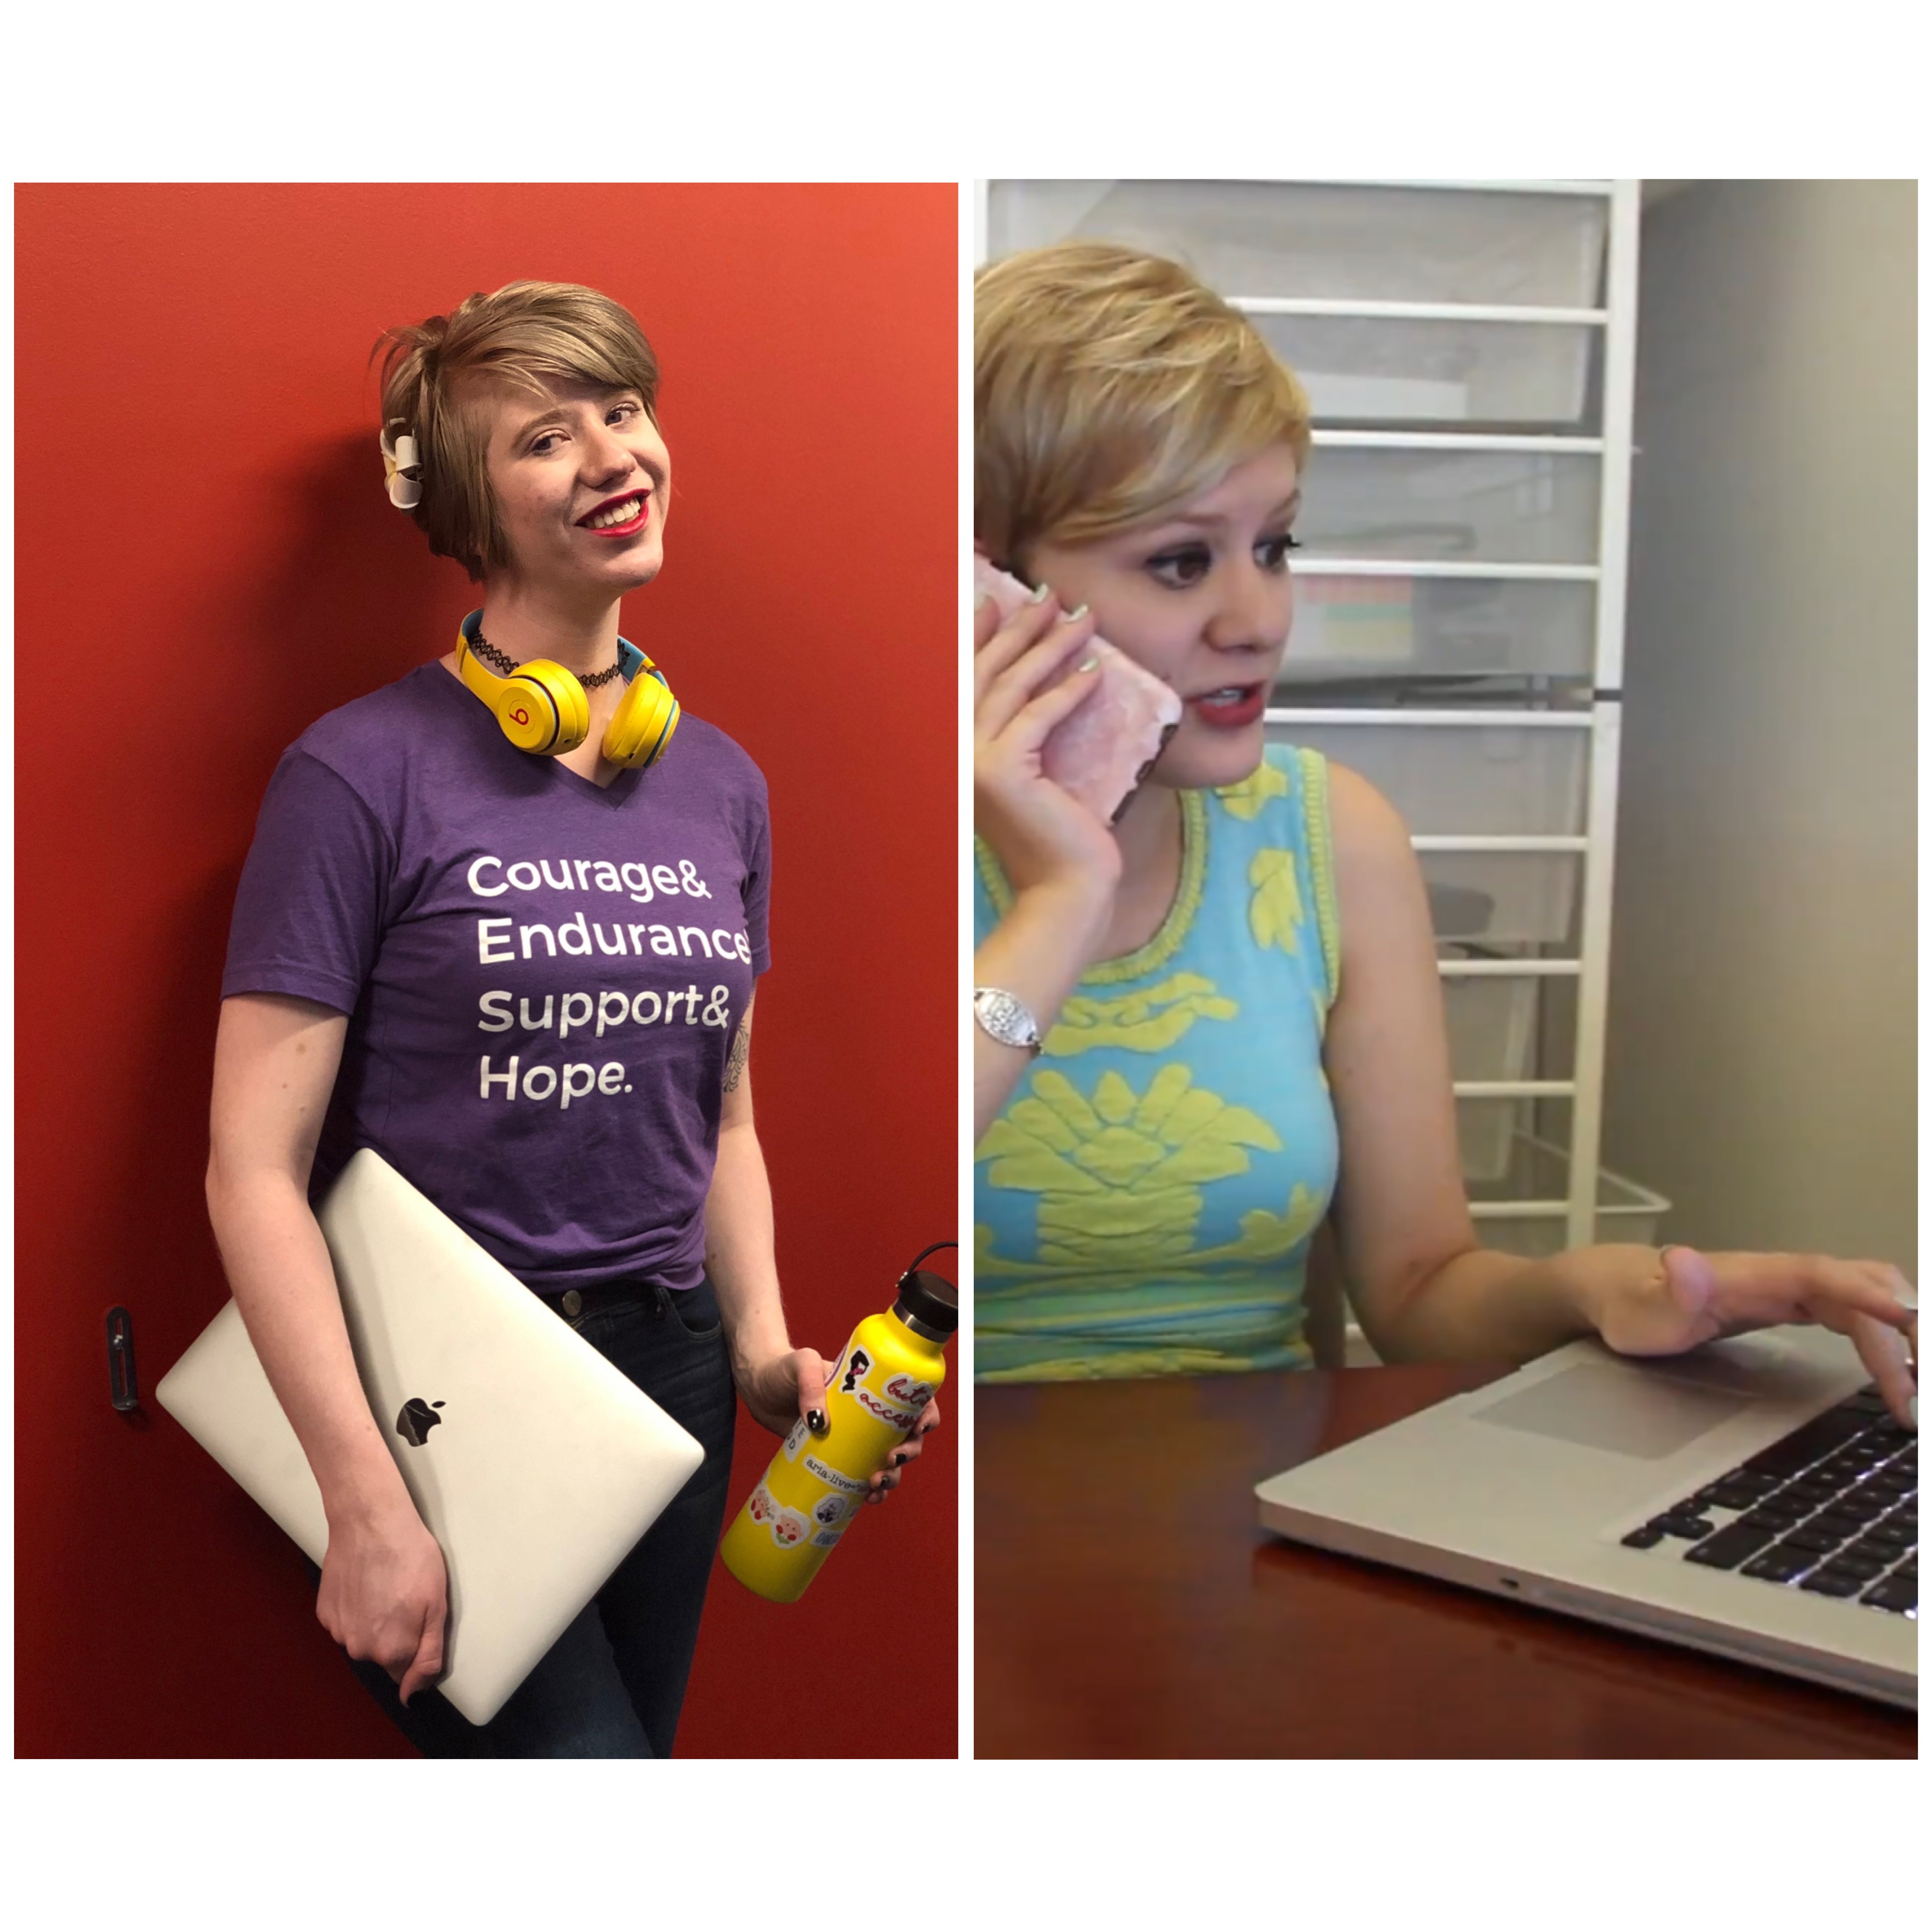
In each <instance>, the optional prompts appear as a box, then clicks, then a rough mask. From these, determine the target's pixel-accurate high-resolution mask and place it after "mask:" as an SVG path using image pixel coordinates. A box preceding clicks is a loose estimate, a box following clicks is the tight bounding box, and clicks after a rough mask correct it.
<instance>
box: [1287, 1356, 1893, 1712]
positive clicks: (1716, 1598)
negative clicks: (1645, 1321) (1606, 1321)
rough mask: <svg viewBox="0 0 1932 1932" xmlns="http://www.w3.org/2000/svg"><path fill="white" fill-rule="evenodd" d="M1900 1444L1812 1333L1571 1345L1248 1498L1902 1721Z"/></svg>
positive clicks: (1854, 1365)
mask: <svg viewBox="0 0 1932 1932" xmlns="http://www.w3.org/2000/svg"><path fill="white" fill-rule="evenodd" d="M1917 1445H1918V1438H1917V1436H1916V1435H1915V1433H1913V1432H1912V1431H1910V1430H1906V1429H1905V1428H1903V1427H1900V1425H1899V1424H1897V1423H1896V1422H1894V1421H1892V1420H1891V1418H1890V1416H1889V1415H1888V1412H1886V1410H1885V1408H1884V1406H1883V1405H1882V1403H1881V1402H1880V1401H1879V1398H1878V1397H1877V1395H1876V1393H1875V1392H1873V1391H1872V1390H1871V1389H1870V1386H1869V1385H1868V1383H1867V1379H1866V1376H1865V1373H1864V1369H1863V1368H1862V1367H1861V1365H1860V1364H1859V1362H1858V1358H1857V1357H1856V1356H1855V1355H1854V1354H1853V1353H1852V1349H1851V1347H1850V1345H1849V1343H1846V1341H1844V1340H1843V1339H1842V1338H1841V1337H1838V1336H1835V1335H1833V1334H1829V1332H1827V1331H1824V1330H1822V1329H1811V1328H1781V1329H1777V1330H1774V1331H1769V1333H1766V1334H1762V1335H1754V1336H1748V1337H1739V1338H1738V1339H1736V1340H1731V1341H1727V1342H1723V1343H1715V1344H1713V1345H1712V1346H1709V1347H1708V1348H1706V1349H1700V1350H1699V1351H1697V1352H1695V1353H1694V1354H1692V1355H1685V1356H1677V1357H1673V1358H1668V1359H1666V1360H1662V1361H1651V1362H1644V1363H1640V1362H1636V1361H1629V1360H1627V1359H1625V1358H1622V1357H1619V1356H1617V1355H1613V1354H1611V1353H1610V1352H1609V1351H1608V1350H1607V1349H1604V1348H1603V1347H1602V1346H1600V1345H1599V1344H1598V1343H1595V1342H1579V1343H1574V1344H1572V1345H1571V1346H1569V1347H1568V1348H1564V1349H1558V1350H1557V1351H1556V1352H1555V1353H1554V1354H1552V1355H1546V1356H1544V1358H1542V1359H1541V1361H1536V1362H1533V1363H1532V1364H1530V1365H1529V1367H1526V1368H1524V1369H1521V1370H1518V1371H1517V1373H1515V1374H1514V1375H1512V1376H1508V1378H1507V1379H1505V1380H1503V1381H1502V1382H1494V1383H1492V1384H1490V1385H1489V1386H1488V1387H1487V1388H1481V1389H1478V1390H1477V1391H1475V1392H1474V1393H1472V1394H1468V1395H1464V1396H1460V1397H1456V1398H1455V1399H1454V1400H1451V1401H1448V1402H1445V1403H1442V1404H1440V1405H1439V1406H1437V1407H1436V1408H1433V1409H1426V1410H1424V1411H1423V1412H1422V1413H1421V1414H1420V1415H1414V1416H1411V1417H1409V1418H1407V1419H1406V1420H1405V1421H1402V1422H1399V1423H1397V1424H1394V1426H1393V1427H1391V1428H1388V1429H1385V1430H1381V1431H1380V1432H1379V1433H1377V1434H1376V1435H1373V1436H1367V1437H1364V1439H1361V1441H1359V1442H1352V1443H1349V1444H1347V1445H1344V1446H1343V1448H1340V1449H1337V1450H1334V1451H1331V1453H1330V1454H1327V1455H1325V1456H1321V1457H1316V1458H1315V1459H1314V1460H1313V1461H1311V1462H1308V1463H1304V1464H1302V1465H1301V1466H1300V1467H1299V1468H1297V1469H1291V1470H1289V1471H1288V1472H1286V1474H1285V1475H1279V1476H1275V1477H1272V1478H1270V1479H1269V1480H1268V1481H1266V1482H1265V1483H1262V1484H1258V1485H1257V1487H1256V1495H1257V1496H1259V1498H1260V1499H1261V1520H1262V1523H1263V1525H1264V1526H1265V1527H1266V1528H1268V1529H1271V1530H1274V1531H1276V1532H1279V1533H1280V1535H1283V1536H1285V1537H1289V1538H1292V1539H1293V1540H1294V1541H1296V1542H1298V1543H1307V1544H1314V1545H1316V1546H1317V1547H1319V1548H1322V1549H1324V1550H1339V1551H1341V1552H1343V1553H1346V1554H1347V1555H1349V1556H1361V1557H1367V1558H1370V1559H1373V1561H1375V1562H1380V1563H1388V1564H1391V1565H1394V1566H1396V1567H1397V1568H1400V1569H1403V1570H1412V1571H1420V1572H1421V1573H1422V1574H1424V1575H1426V1576H1430V1577H1441V1578H1443V1579H1445V1580H1446V1581H1448V1582H1450V1583H1460V1584H1463V1585H1466V1586H1469V1587H1472V1588H1473V1589H1478V1590H1487V1591H1488V1592H1491V1593H1492V1594H1493V1595H1497V1596H1502V1597H1508V1598H1514V1599H1515V1600H1516V1601H1519V1602H1523V1603H1528V1604H1537V1605H1538V1606H1540V1607H1542V1608H1544V1609H1546V1610H1559V1611H1563V1612H1566V1613H1569V1614H1571V1615H1572V1616H1579V1617H1584V1618H1588V1619H1590V1620H1591V1621H1592V1622H1596V1623H1603V1624H1610V1625H1614V1626H1616V1628H1618V1629H1620V1630H1626V1631H1636V1632H1638V1633H1640V1634H1642V1635H1643V1636H1646V1637H1660V1638H1663V1639H1665V1640H1668V1641H1670V1642H1674V1643H1682V1644H1687V1645H1689V1646H1691V1647H1692V1648H1694V1649H1699V1650H1707V1651H1714V1652H1717V1653H1718V1655H1721V1656H1724V1657H1729V1658H1737V1659H1739V1660H1742V1661H1744V1662H1745V1663H1749V1664H1760V1665H1763V1666H1765V1667H1768V1668H1769V1669H1771V1670H1778V1671H1782V1672H1784V1673H1787V1674H1789V1675H1790V1676H1796V1677H1802V1678H1807V1679H1811V1680H1813V1681H1814V1682H1817V1683H1820V1684H1827V1685H1833V1686H1835V1688H1839V1689H1841V1690H1845V1691H1856V1692H1858V1693H1860V1694H1863V1695H1864V1696H1867V1697H1875V1698H1879V1699H1882V1700H1884V1701H1885V1702H1886V1703H1893V1704H1901V1705H1905V1706H1910V1707H1912V1708H1914V1709H1915V1708H1916V1707H1917V1705H1918V1446H1917Z"/></svg>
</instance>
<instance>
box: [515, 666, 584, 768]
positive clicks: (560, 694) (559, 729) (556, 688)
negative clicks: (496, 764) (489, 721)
mask: <svg viewBox="0 0 1932 1932" xmlns="http://www.w3.org/2000/svg"><path fill="white" fill-rule="evenodd" d="M492 701H493V705H494V707H495V709H496V721H497V723H498V724H500V725H502V727H503V735H504V736H505V737H506V738H508V739H509V741H510V742H511V744H513V745H515V746H516V748H517V750H518V751H535V752H537V753H538V754H549V755H551V756H554V755H555V754H556V753H558V752H559V751H575V750H576V748H577V746H578V745H580V744H582V743H583V740H584V739H585V738H586V736H588V734H589V730H590V700H589V699H588V698H587V697H585V696H584V694H583V685H580V684H579V683H578V682H577V680H576V679H575V678H574V677H573V676H571V674H570V673H569V672H568V671H567V670H565V669H564V667H562V665H561V664H555V663H553V662H552V661H551V660H550V658H532V659H531V660H530V661H529V663H528V664H520V665H519V666H518V667H517V670H516V673H515V674H514V676H510V677H506V678H505V679H503V680H502V684H501V685H500V686H499V688H498V689H497V691H496V693H495V694H494V697H493V700H492Z"/></svg>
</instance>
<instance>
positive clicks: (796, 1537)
mask: <svg viewBox="0 0 1932 1932" xmlns="http://www.w3.org/2000/svg"><path fill="white" fill-rule="evenodd" d="M810 1528H811V1525H810V1524H809V1523H807V1522H806V1521H805V1518H804V1517H802V1516H800V1515H799V1513H798V1511H796V1510H795V1509H787V1508H785V1507H784V1505H782V1504H781V1505H778V1508H775V1509H774V1510H773V1511H772V1541H773V1542H774V1543H775V1544H777V1545H778V1547H779V1548H780V1549H781V1550H790V1549H791V1548H793V1547H794V1546H795V1545H796V1544H800V1543H802V1542H803V1541H804V1540H805V1532H806V1531H807V1530H808V1529H810Z"/></svg>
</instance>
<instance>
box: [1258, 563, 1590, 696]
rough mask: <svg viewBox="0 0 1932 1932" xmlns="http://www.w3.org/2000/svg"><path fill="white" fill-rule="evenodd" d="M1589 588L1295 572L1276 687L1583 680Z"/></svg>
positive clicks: (1304, 568)
mask: <svg viewBox="0 0 1932 1932" xmlns="http://www.w3.org/2000/svg"><path fill="white" fill-rule="evenodd" d="M1596 616H1597V592H1596V586H1595V584H1593V583H1589V582H1588V581H1586V580H1569V581H1558V582H1544V581H1538V580H1535V579H1533V578H1523V577H1412V576H1408V575H1400V574H1398V575H1394V576H1386V577H1382V576H1376V577H1361V576H1354V575H1347V574H1326V573H1325V572H1324V571H1323V570H1322V567H1321V565H1319V564H1306V563H1304V564H1301V565H1298V566H1297V568H1296V569H1295V617H1294V625H1293V628H1292V630H1291V631H1289V640H1288V655H1287V657H1286V658H1285V659H1284V660H1283V664H1282V667H1281V676H1280V688H1281V689H1282V690H1283V691H1284V692H1286V693H1287V694H1289V700H1290V701H1291V702H1292V694H1293V691H1294V688H1295V685H1296V684H1297V683H1299V682H1310V681H1320V680H1323V679H1334V678H1337V677H1361V676H1374V675H1376V674H1378V673H1400V674H1402V675H1404V676H1413V675H1416V674H1418V673H1420V674H1428V673H1434V674H1436V675H1439V676H1458V677H1489V676H1517V677H1524V676H1538V677H1583V676H1588V675H1589V672H1590V670H1591V667H1592V664H1593V663H1594V662H1595V641H1596Z"/></svg>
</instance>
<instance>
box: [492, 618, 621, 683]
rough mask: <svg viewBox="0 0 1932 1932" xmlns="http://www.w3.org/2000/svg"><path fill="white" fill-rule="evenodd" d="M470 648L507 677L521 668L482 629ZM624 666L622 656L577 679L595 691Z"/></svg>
mask: <svg viewBox="0 0 1932 1932" xmlns="http://www.w3.org/2000/svg"><path fill="white" fill-rule="evenodd" d="M469 648H470V649H472V651H474V652H475V653H476V655H478V657H479V658H481V659H482V660H483V661H484V663H485V664H489V665H490V666H492V667H493V668H494V669H495V670H498V671H499V672H500V673H502V675H503V676H505V677H508V676H511V674H512V673H514V671H516V670H517V669H518V668H519V666H518V665H517V661H516V660H515V659H514V658H511V657H510V656H509V655H508V654H507V653H505V652H502V651H499V649H497V648H496V646H495V645H494V644H493V643H490V641H489V640H488V639H487V638H486V637H484V634H483V633H482V632H481V631H478V632H477V633H476V634H475V636H474V637H472V638H471V639H470V640H469ZM623 668H624V665H623V661H622V659H621V658H619V661H617V662H616V664H613V665H611V667H610V669H609V670H600V671H598V672H597V673H595V676H590V677H580V678H579V679H577V682H578V683H579V684H580V685H583V688H584V689H585V690H586V691H595V689H596V688H597V687H598V685H600V684H608V683H609V682H610V680H611V679H613V677H615V676H617V674H618V673H619V672H620V671H622V669H623Z"/></svg>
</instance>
